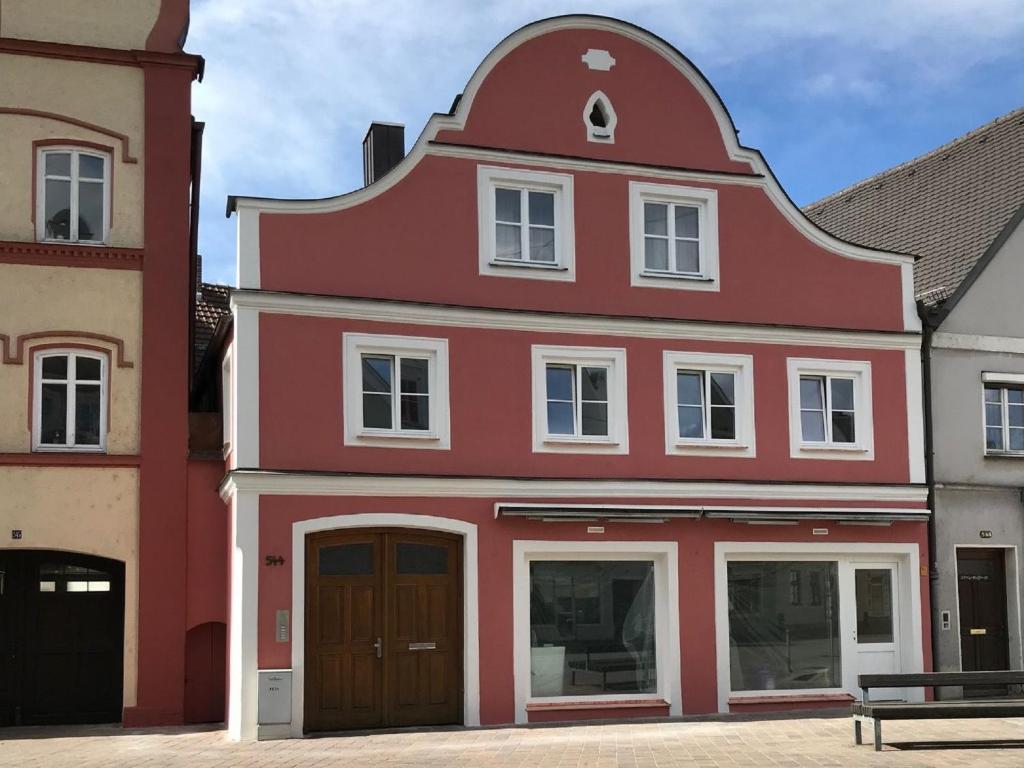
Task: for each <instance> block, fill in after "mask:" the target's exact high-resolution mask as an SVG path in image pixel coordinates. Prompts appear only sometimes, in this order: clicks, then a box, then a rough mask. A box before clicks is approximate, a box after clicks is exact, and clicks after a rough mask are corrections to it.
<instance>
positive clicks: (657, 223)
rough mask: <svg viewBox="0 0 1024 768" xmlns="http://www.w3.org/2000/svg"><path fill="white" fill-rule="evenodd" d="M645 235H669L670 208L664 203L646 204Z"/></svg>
mask: <svg viewBox="0 0 1024 768" xmlns="http://www.w3.org/2000/svg"><path fill="white" fill-rule="evenodd" d="M644 234H645V235H663V236H667V235H668V206H667V205H665V204H664V203H644Z"/></svg>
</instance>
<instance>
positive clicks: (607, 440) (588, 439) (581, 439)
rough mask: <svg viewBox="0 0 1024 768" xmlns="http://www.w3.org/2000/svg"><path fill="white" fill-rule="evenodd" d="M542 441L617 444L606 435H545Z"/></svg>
mask: <svg viewBox="0 0 1024 768" xmlns="http://www.w3.org/2000/svg"><path fill="white" fill-rule="evenodd" d="M543 442H544V444H545V445H607V446H617V445H619V441H618V440H613V439H612V438H608V437H604V438H602V437H573V436H569V435H565V436H562V435H545V436H544V440H543Z"/></svg>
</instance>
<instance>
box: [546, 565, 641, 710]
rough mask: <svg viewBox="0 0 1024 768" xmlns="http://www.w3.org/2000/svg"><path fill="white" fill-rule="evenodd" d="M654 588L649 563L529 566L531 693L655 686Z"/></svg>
mask: <svg viewBox="0 0 1024 768" xmlns="http://www.w3.org/2000/svg"><path fill="white" fill-rule="evenodd" d="M654 590H655V586H654V565H653V563H650V562H642V561H612V560H608V561H572V562H561V561H552V562H533V563H531V564H530V673H531V674H530V679H531V693H532V694H533V695H534V696H538V697H542V696H586V695H609V694H636V693H653V692H654V691H655V690H657V681H658V676H657V661H656V658H657V657H656V653H655V617H654Z"/></svg>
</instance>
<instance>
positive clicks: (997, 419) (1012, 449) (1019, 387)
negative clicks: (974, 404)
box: [982, 372, 1024, 456]
mask: <svg viewBox="0 0 1024 768" xmlns="http://www.w3.org/2000/svg"><path fill="white" fill-rule="evenodd" d="M982 381H983V382H984V424H985V453H986V454H988V455H1019V456H1024V375H1022V374H996V373H987V372H986V373H983V374H982Z"/></svg>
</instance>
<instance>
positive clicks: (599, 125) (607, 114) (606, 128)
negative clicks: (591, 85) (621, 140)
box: [583, 91, 618, 144]
mask: <svg viewBox="0 0 1024 768" xmlns="http://www.w3.org/2000/svg"><path fill="white" fill-rule="evenodd" d="M617 122H618V118H617V117H616V115H615V108H614V107H612V102H611V100H610V99H609V98H608V97H607V96H606V95H605V94H604V92H603V91H594V93H593V94H592V95H591V97H590V98H589V99H587V105H586V106H585V107H584V108H583V124H584V126H586V129H587V141H596V142H599V143H602V144H611V143H613V142H614V141H615V124H616V123H617Z"/></svg>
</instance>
